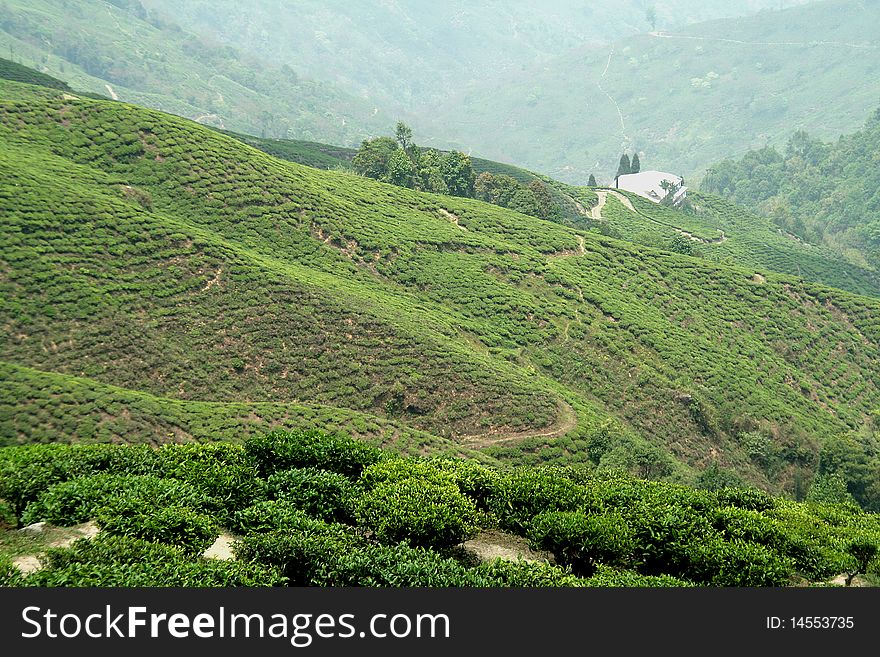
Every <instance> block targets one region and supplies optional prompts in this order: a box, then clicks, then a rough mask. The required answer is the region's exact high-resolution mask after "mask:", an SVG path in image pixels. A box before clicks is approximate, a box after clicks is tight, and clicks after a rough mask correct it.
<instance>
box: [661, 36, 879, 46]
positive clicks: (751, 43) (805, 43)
mask: <svg viewBox="0 0 880 657" xmlns="http://www.w3.org/2000/svg"><path fill="white" fill-rule="evenodd" d="M648 35H649V36H652V37H654V38H655V39H686V40H689V41H716V42H720V43H735V44H739V45H743V46H789V47H791V46H795V47H810V46H832V47H839V48H856V49H858V50H877V49H880V46H875V45H872V44H870V43H847V42H846V41H741V40H740V39H725V38H724V37H701V36H689V35H686V34H670V33H669V32H648Z"/></svg>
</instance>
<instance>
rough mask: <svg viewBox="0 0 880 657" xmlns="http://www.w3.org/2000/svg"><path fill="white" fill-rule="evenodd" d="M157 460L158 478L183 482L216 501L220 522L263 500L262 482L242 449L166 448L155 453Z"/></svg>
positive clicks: (211, 445)
mask: <svg viewBox="0 0 880 657" xmlns="http://www.w3.org/2000/svg"><path fill="white" fill-rule="evenodd" d="M157 460H158V469H159V471H160V472H161V476H163V477H168V478H174V479H180V480H182V481H185V482H187V483H189V484H191V485H192V486H194V487H195V488H197V489H199V490H201V491H203V492H204V493H205V494H206V495H208V496H210V497H211V498H212V499H214V500H216V502H217V503H218V504H219V506H220V509H221V510H222V513H221V516H222V517H221V518H220V520H221V521H222V522H228V520H229V519H230V518H231V517H232V515H233V514H234V513H235V512H236V511H240V510H241V509H244V508H246V507H248V506H250V505H252V504H253V503H254V502H256V501H257V500H261V499H265V498H266V484H265V481H264V480H262V479H260V478H259V477H258V473H257V469H256V468H255V467H254V464H253V463H252V462H251V461H250V459H248V458H247V456H246V454H245V450H244V448H243V447H242V446H241V445H235V444H232V443H203V444H189V445H166V446H163V447H161V448H159V449H158V450H157Z"/></svg>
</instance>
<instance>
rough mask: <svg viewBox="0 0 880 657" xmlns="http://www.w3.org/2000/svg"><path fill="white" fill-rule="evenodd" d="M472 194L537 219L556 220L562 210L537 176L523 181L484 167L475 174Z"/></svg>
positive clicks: (482, 199)
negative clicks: (528, 181)
mask: <svg viewBox="0 0 880 657" xmlns="http://www.w3.org/2000/svg"><path fill="white" fill-rule="evenodd" d="M474 198H477V199H479V200H481V201H486V202H487V203H492V204H493V205H499V206H501V207H502V208H510V209H511V210H516V211H517V212H522V213H523V214H527V215H530V216H532V217H538V218H539V219H548V220H556V219H558V218H560V217H561V213H562V210H561V208H560V207H559V206H558V205H557V204H556V203H555V202H554V201H553V197H552V195H551V194H550V190H549V189H548V187H547V185H545V184H544V183H542V182H541V181H540V180H533V181H531V182H530V183H528V184H524V183H521V182H520V181H518V180H517V179H516V178H514V177H512V176H507V175H504V174H491V173H489V172H488V171H487V172H484V173H481V174H480V175H479V176H478V177H477V182H476V183H475V185H474Z"/></svg>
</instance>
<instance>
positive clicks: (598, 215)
mask: <svg viewBox="0 0 880 657" xmlns="http://www.w3.org/2000/svg"><path fill="white" fill-rule="evenodd" d="M609 194H610V195H611V196H613V197H614V198H616V199H617V200H618V201H620V202H621V203H622V204H623V207H625V208H626V209H627V210H629V211H630V212H632V213H633V214H637V215H639V216H640V217H642V218H643V219H647V220H648V221H650V222H653V223H655V224H657V225H659V226H663V227H665V228H671V229H672V230H674V231H675V232H677V233H678V234H679V235H683V236H685V237H687V238H688V239H690V240H692V241H694V242H700V243H701V244H722V243H723V242H726V241H727V239H728V238H727V235H726V234H725V233H724V231H723V230H721V229H720V228H716V230H717V231H718V232H719V233H720V235H719V236H718V237H712V238H705V237H698V236H697V235H694V234H693V233H690V232H688V231H686V230H684V229H683V228H679V227H678V226H675V225H673V224H669V223H666V222H665V221H660V220H659V219H655V218H654V217H652V216H651V215H648V214H645V213H644V212H642V211H641V210H639V209H638V208H636V206H634V205H633V202H632V201H631V200H630V199H629V198H628V197H626V196H624V195H623V194H621V193H620V192H617V191H614V190H612V189H605V190H596V196H598V197H599V202H598V203H596V205H594V206H593V207H591V208H590V216H591V217H592V218H593V219H595V220H596V221H599V220H601V219H603V217H602V209H603V208H604V207H605V204H606V203H607V201H608V195H609Z"/></svg>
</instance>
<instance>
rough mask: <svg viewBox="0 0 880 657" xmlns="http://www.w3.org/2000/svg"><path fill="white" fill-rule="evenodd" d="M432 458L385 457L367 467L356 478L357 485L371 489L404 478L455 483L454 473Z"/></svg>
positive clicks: (427, 481)
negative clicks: (437, 465) (437, 463)
mask: <svg viewBox="0 0 880 657" xmlns="http://www.w3.org/2000/svg"><path fill="white" fill-rule="evenodd" d="M435 463H436V462H435V461H434V460H430V459H422V458H395V457H391V458H387V459H383V460H381V461H378V462H377V463H374V464H373V465H370V466H369V467H367V468H364V471H363V473H361V476H360V477H359V478H358V481H357V483H358V486H359V487H360V488H361V489H363V490H372V489H373V488H375V487H376V486H378V485H380V484H393V483H396V482H399V481H403V480H404V479H419V480H421V481H424V482H425V483H432V484H447V485H453V486H455V485H457V481H456V476H455V474H454V473H452V472H449V471H448V470H444V469H441V468H438V467H436V465H435Z"/></svg>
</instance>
